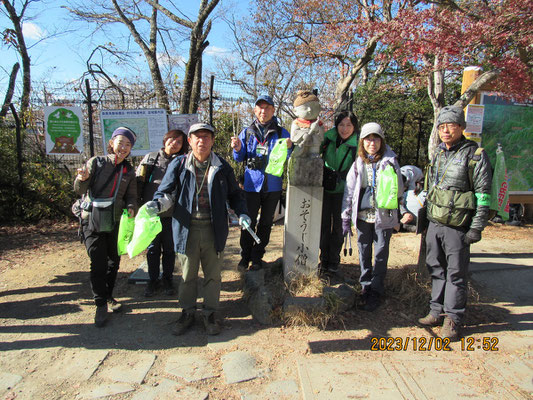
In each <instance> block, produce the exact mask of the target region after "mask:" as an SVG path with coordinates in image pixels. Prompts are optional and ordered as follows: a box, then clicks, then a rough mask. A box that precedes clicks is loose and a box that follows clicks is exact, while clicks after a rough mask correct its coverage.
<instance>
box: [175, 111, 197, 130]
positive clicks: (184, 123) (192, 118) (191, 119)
mask: <svg viewBox="0 0 533 400" xmlns="http://www.w3.org/2000/svg"><path fill="white" fill-rule="evenodd" d="M197 122H198V114H171V115H169V116H168V130H169V131H170V130H172V129H179V130H180V131H183V132H184V133H185V134H186V135H187V134H188V133H189V128H190V127H191V125H192V124H196V123H197Z"/></svg>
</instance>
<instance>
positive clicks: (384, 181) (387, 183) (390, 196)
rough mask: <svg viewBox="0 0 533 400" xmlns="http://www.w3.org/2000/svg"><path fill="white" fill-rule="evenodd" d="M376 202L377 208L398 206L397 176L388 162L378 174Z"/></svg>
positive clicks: (394, 207)
mask: <svg viewBox="0 0 533 400" xmlns="http://www.w3.org/2000/svg"><path fill="white" fill-rule="evenodd" d="M376 202H377V206H378V208H385V209H387V210H394V209H396V208H398V177H397V176H396V172H395V171H394V167H393V166H392V165H390V164H389V165H387V166H386V167H385V169H384V170H383V171H381V172H380V174H379V175H378V187H377V193H376Z"/></svg>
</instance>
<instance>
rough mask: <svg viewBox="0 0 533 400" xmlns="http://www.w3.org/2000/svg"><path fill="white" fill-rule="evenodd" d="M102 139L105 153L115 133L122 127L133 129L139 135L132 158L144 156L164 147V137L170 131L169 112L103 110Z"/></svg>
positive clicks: (101, 114) (163, 110) (160, 109)
mask: <svg viewBox="0 0 533 400" xmlns="http://www.w3.org/2000/svg"><path fill="white" fill-rule="evenodd" d="M100 121H101V123H102V139H103V145H104V151H105V152H106V153H107V143H108V142H109V140H110V139H111V135H112V134H113V131H114V130H115V129H117V128H119V127H121V126H123V127H126V128H129V129H131V130H132V131H133V132H135V134H136V135H137V141H136V142H135V146H133V150H132V151H131V155H132V156H142V155H145V154H146V153H149V152H150V151H155V150H159V149H160V148H161V147H162V146H163V136H165V133H167V131H168V123H167V112H166V110H165V109H163V108H155V109H138V110H102V111H101V112H100Z"/></svg>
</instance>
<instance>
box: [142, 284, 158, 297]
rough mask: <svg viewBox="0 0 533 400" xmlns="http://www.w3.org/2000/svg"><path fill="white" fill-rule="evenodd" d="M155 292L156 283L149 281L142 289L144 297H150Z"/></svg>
mask: <svg viewBox="0 0 533 400" xmlns="http://www.w3.org/2000/svg"><path fill="white" fill-rule="evenodd" d="M156 290H157V281H150V282H148V283H147V284H146V287H145V288H144V297H152V296H153V295H154V294H155V291H156Z"/></svg>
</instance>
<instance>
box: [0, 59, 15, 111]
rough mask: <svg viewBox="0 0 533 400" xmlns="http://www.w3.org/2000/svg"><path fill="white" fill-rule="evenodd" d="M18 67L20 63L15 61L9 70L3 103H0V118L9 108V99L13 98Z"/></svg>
mask: <svg viewBox="0 0 533 400" xmlns="http://www.w3.org/2000/svg"><path fill="white" fill-rule="evenodd" d="M19 69H20V64H19V63H15V65H13V69H12V70H11V74H10V75H9V83H8V85H7V91H6V97H5V98H4V104H3V105H2V110H0V118H4V117H5V116H6V115H7V111H8V110H9V104H10V103H11V100H12V99H13V93H14V92H15V82H16V80H17V74H18V72H19Z"/></svg>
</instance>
